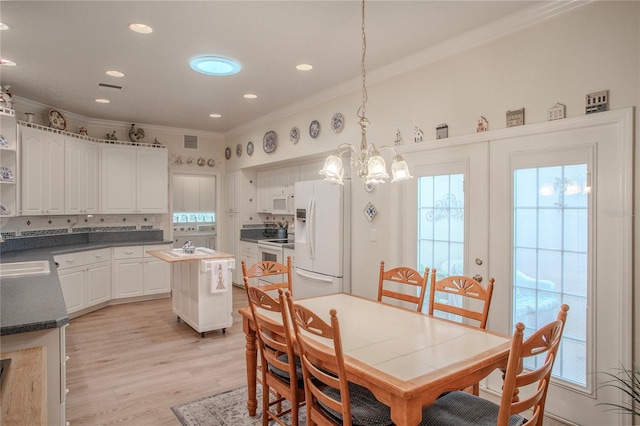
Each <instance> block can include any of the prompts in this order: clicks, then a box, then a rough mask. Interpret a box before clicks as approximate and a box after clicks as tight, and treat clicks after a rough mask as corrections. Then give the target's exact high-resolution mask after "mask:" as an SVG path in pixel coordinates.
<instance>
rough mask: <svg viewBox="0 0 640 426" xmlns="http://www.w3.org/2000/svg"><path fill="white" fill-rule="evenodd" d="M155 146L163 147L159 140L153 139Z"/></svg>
mask: <svg viewBox="0 0 640 426" xmlns="http://www.w3.org/2000/svg"><path fill="white" fill-rule="evenodd" d="M153 145H162V144H161V143H160V141H159V140H158V138H153Z"/></svg>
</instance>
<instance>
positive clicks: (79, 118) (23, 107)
mask: <svg viewBox="0 0 640 426" xmlns="http://www.w3.org/2000/svg"><path fill="white" fill-rule="evenodd" d="M13 99H14V104H15V105H14V107H15V108H14V109H16V110H20V111H30V112H31V111H33V112H39V113H43V114H46V113H47V111H49V109H51V108H54V107H52V106H50V105H46V104H43V103H40V102H36V101H32V100H30V99H26V98H21V97H18V96H14V97H13ZM56 109H59V110H60V111H62V112H63V113H64V115H65V117H66V118H67V120H68V121H70V122H74V123H79V124H82V125H84V126H94V127H106V128H113V129H124V130H127V129H129V127H130V126H131V122H130V121H115V120H102V119H99V118H91V117H85V116H84V115H80V114H76V113H74V112H71V111H67V110H63V109H62V108H57V107H56ZM136 125H137V126H138V127H142V128H144V129H145V131H147V132H149V131H151V132H152V133H161V134H168V135H178V136H184V135H193V136H198V137H203V138H210V139H213V140H215V141H224V134H223V133H220V132H207V131H204V130H193V129H184V128H180V127H167V126H158V125H154V124H145V123H140V124H138V123H136Z"/></svg>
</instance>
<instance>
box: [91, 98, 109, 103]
mask: <svg viewBox="0 0 640 426" xmlns="http://www.w3.org/2000/svg"><path fill="white" fill-rule="evenodd" d="M94 100H95V101H96V102H97V103H99V104H108V103H110V102H111V101H110V100H109V99H105V98H96V99H94Z"/></svg>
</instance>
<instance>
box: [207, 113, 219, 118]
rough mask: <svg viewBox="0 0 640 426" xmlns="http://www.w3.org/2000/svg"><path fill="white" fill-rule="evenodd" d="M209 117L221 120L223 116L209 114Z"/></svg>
mask: <svg viewBox="0 0 640 426" xmlns="http://www.w3.org/2000/svg"><path fill="white" fill-rule="evenodd" d="M209 117H211V118H220V117H222V116H221V115H220V114H216V113H213V114H209Z"/></svg>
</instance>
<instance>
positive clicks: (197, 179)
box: [171, 175, 216, 212]
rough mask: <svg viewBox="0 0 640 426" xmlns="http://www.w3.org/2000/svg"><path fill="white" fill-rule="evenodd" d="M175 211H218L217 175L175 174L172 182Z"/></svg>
mask: <svg viewBox="0 0 640 426" xmlns="http://www.w3.org/2000/svg"><path fill="white" fill-rule="evenodd" d="M171 193H172V194H173V211H174V212H214V211H216V177H215V176H189V175H174V176H173V182H172V191H171Z"/></svg>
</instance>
